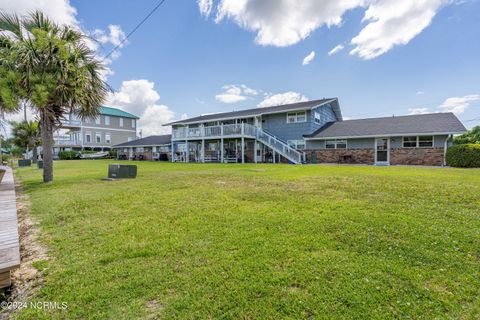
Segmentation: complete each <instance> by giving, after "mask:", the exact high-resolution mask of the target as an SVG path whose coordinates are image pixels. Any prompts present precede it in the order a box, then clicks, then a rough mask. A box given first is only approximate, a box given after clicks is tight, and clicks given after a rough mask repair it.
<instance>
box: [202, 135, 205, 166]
mask: <svg viewBox="0 0 480 320" xmlns="http://www.w3.org/2000/svg"><path fill="white" fill-rule="evenodd" d="M202 162H203V163H205V139H202Z"/></svg>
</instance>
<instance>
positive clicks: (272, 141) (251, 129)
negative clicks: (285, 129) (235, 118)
mask: <svg viewBox="0 0 480 320" xmlns="http://www.w3.org/2000/svg"><path fill="white" fill-rule="evenodd" d="M243 125H244V126H245V128H244V133H245V134H246V135H252V136H254V137H255V139H257V141H259V142H261V143H263V144H264V145H266V146H267V147H269V148H270V149H272V150H274V151H275V152H277V153H279V154H280V155H282V156H283V157H285V158H286V159H288V160H289V161H291V162H293V163H295V164H298V163H302V162H303V161H304V158H305V154H304V153H303V152H300V151H298V150H297V149H295V148H294V147H292V146H290V145H289V144H288V143H286V142H284V141H282V140H280V139H278V138H277V137H275V136H274V135H272V134H270V133H268V132H266V131H265V130H262V129H261V128H259V127H256V126H252V125H250V124H243Z"/></svg>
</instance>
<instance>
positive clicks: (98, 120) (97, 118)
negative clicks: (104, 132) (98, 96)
mask: <svg viewBox="0 0 480 320" xmlns="http://www.w3.org/2000/svg"><path fill="white" fill-rule="evenodd" d="M101 120H102V116H98V117H96V118H95V124H100V121H101Z"/></svg>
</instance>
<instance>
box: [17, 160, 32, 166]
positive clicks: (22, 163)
mask: <svg viewBox="0 0 480 320" xmlns="http://www.w3.org/2000/svg"><path fill="white" fill-rule="evenodd" d="M31 165H32V160H30V159H22V160H18V166H19V167H30V166H31Z"/></svg>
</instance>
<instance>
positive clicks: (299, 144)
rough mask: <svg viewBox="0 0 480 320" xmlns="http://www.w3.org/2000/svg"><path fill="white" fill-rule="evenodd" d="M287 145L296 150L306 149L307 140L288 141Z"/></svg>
mask: <svg viewBox="0 0 480 320" xmlns="http://www.w3.org/2000/svg"><path fill="white" fill-rule="evenodd" d="M287 143H288V144H289V145H290V146H292V147H294V148H295V149H299V150H302V149H305V140H288V141H287Z"/></svg>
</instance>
